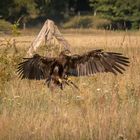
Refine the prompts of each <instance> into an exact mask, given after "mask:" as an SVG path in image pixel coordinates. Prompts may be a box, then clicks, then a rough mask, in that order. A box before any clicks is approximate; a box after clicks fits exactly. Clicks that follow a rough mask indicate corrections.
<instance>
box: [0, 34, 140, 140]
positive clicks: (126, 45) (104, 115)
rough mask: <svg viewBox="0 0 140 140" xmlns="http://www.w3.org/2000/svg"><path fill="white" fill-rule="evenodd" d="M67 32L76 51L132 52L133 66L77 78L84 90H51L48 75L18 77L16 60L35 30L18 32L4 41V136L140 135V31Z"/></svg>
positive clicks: (0, 113)
mask: <svg viewBox="0 0 140 140" xmlns="http://www.w3.org/2000/svg"><path fill="white" fill-rule="evenodd" d="M89 32H90V31H89ZM65 37H66V39H67V40H68V41H69V43H70V44H71V45H72V46H73V47H72V52H74V53H76V52H77V53H79V52H81V53H82V52H84V51H88V50H91V49H94V48H95V49H96V48H103V49H105V50H107V51H111V50H113V51H117V52H121V53H123V54H125V56H128V57H129V58H130V62H131V63H130V67H129V68H128V70H127V71H126V72H125V74H124V75H118V76H114V75H112V74H97V75H95V76H94V77H81V78H78V79H76V78H73V81H74V82H75V83H77V85H78V86H79V87H80V90H81V92H78V91H76V90H75V89H73V88H69V87H66V88H65V89H64V91H60V90H56V91H55V93H54V94H53V95H52V93H51V92H50V91H49V89H48V88H47V87H46V86H45V85H44V81H28V80H22V81H21V80H19V79H18V77H17V74H16V66H17V63H18V62H20V61H21V59H22V57H23V56H25V54H26V51H27V50H28V47H29V42H28V41H31V40H32V39H33V36H20V37H16V38H15V40H16V41H19V42H17V43H16V45H11V46H5V45H3V46H0V47H1V48H0V139H1V140H2V139H3V140H5V139H7V140H8V139H10V140H11V139H13V140H18V139H21V140H27V139H30V140H35V139H37V140H40V139H43V140H58V139H60V140H63V139H70V140H78V139H79V140H80V139H81V140H82V139H83V140H93V139H94V140H124V139H127V140H139V139H140V117H139V116H140V65H139V64H140V56H139V54H140V48H139V46H140V37H139V36H138V35H135V34H131V33H127V32H122V33H112V32H99V33H98V32H93V34H91V33H90V34H87V33H83V34H80V33H78V31H77V32H75V33H73V34H65ZM5 38H6V39H7V38H8V37H5ZM9 38H11V37H9ZM12 39H13V38H12ZM0 40H4V38H3V37H1V38H0ZM4 41H6V40H4ZM20 41H27V42H23V43H21V42H20ZM5 44H6V42H5ZM43 50H45V49H43ZM43 53H44V52H43ZM103 79H104V80H103ZM104 81H105V82H104Z"/></svg>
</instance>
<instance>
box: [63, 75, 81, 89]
mask: <svg viewBox="0 0 140 140" xmlns="http://www.w3.org/2000/svg"><path fill="white" fill-rule="evenodd" d="M64 79H65V83H66V84H67V85H70V84H71V85H72V86H74V87H75V88H76V89H78V90H79V88H78V86H77V85H76V84H74V83H73V82H72V81H71V78H70V77H68V76H65V78H64Z"/></svg>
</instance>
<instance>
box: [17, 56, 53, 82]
mask: <svg viewBox="0 0 140 140" xmlns="http://www.w3.org/2000/svg"><path fill="white" fill-rule="evenodd" d="M54 60H55V58H48V57H42V56H40V55H38V54H35V55H34V56H33V57H32V58H24V61H23V62H21V63H19V64H18V68H17V69H18V70H17V72H18V74H19V76H20V78H22V79H24V78H25V79H36V80H41V79H45V78H47V77H48V76H49V72H50V70H51V66H52V64H53V62H54Z"/></svg>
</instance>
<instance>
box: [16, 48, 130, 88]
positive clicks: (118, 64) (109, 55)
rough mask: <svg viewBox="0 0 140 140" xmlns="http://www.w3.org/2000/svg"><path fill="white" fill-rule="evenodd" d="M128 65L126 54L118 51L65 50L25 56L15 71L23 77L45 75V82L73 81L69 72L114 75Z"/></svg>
mask: <svg viewBox="0 0 140 140" xmlns="http://www.w3.org/2000/svg"><path fill="white" fill-rule="evenodd" d="M128 65H129V58H127V57H125V56H123V55H122V54H121V53H115V52H104V51H103V50H92V51H89V52H87V53H84V54H82V55H71V53H70V51H68V50H65V51H62V52H61V53H60V55H59V56H58V57H43V56H40V55H38V54H35V55H34V56H33V57H32V58H24V61H23V62H22V63H20V64H19V65H18V74H19V75H20V77H21V78H22V79H24V78H25V79H31V80H32V79H33V80H34V79H35V80H41V79H46V82H47V84H48V86H50V84H51V83H52V82H53V84H55V85H58V86H59V87H60V88H61V89H63V84H68V85H69V84H72V85H74V86H75V87H77V86H76V85H75V84H74V83H73V82H72V81H70V80H69V81H68V77H69V76H76V77H78V76H93V75H94V74H95V73H99V72H111V73H113V74H115V75H117V74H118V73H121V74H122V73H123V72H124V71H125V68H124V67H125V66H128Z"/></svg>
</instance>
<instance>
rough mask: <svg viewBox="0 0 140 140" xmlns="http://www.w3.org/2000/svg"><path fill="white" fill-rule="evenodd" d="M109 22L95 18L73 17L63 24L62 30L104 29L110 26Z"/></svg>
mask: <svg viewBox="0 0 140 140" xmlns="http://www.w3.org/2000/svg"><path fill="white" fill-rule="evenodd" d="M110 23H111V22H110V21H109V20H107V19H103V18H100V17H97V16H75V17H72V18H71V19H70V20H69V21H68V22H66V23H64V24H63V27H64V28H95V29H105V28H108V27H109V25H110Z"/></svg>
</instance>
